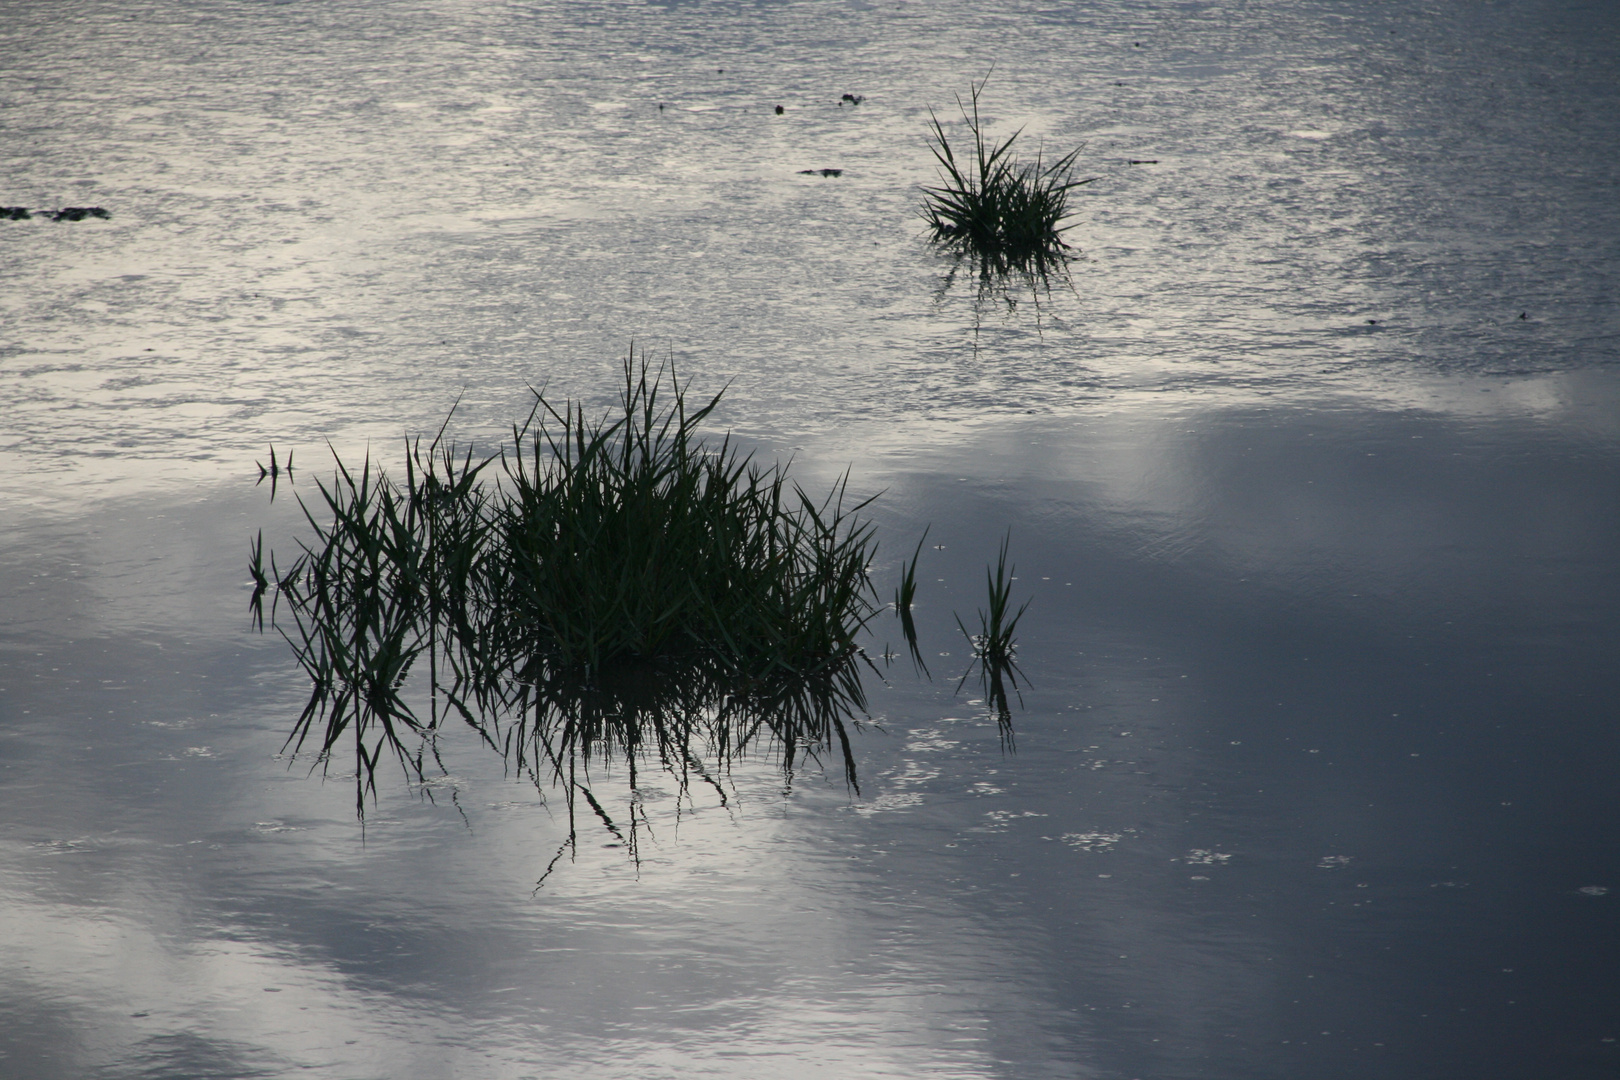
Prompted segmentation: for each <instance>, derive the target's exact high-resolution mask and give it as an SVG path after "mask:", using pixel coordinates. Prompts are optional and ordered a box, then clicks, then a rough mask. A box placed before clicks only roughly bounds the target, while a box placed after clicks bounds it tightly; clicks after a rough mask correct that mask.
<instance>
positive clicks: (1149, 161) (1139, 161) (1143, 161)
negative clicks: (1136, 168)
mask: <svg viewBox="0 0 1620 1080" xmlns="http://www.w3.org/2000/svg"><path fill="white" fill-rule="evenodd" d="M1158 163H1159V159H1158V158H1127V159H1126V161H1125V164H1127V165H1157V164H1158Z"/></svg>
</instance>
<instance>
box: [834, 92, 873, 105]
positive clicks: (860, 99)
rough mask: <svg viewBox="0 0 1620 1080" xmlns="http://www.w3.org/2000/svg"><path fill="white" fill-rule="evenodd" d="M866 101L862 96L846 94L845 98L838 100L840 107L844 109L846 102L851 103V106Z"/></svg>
mask: <svg viewBox="0 0 1620 1080" xmlns="http://www.w3.org/2000/svg"><path fill="white" fill-rule="evenodd" d="M865 100H866V98H864V97H863V96H861V95H860V94H845V95H844V96H843V97H841V98H839V99H838V107H839V108H843V107H844V102H846V101H847V102H849V103H850V104H851V105H859V104H860V103H861V102H863V101H865Z"/></svg>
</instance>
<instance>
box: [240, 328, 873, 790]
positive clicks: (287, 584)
mask: <svg viewBox="0 0 1620 1080" xmlns="http://www.w3.org/2000/svg"><path fill="white" fill-rule="evenodd" d="M624 376H625V383H624V389H623V391H622V393H621V399H620V407H619V409H618V411H617V412H615V413H614V414H613V415H611V416H610V417H608V418H605V419H602V420H595V421H593V420H588V419H587V418H586V416H585V412H584V409H583V407H582V406H579V405H575V404H565V405H563V406H562V407H560V408H559V407H557V406H555V405H554V404H553V403H552V402H550V401H548V400H547V399H546V398H545V396H544V395H543V394H540V393H536V403H535V407H534V410H533V411H532V412H531V414H530V416H529V419H528V421H527V422H525V423H524V424H522V425H519V426H516V427H515V428H514V430H513V435H512V441H511V443H510V444H509V445H508V446H507V447H506V448H504V449H503V450H502V451H501V452H500V453H498V454H496V455H494V456H493V457H489V458H486V459H484V460H482V461H479V462H474V460H473V457H472V454H471V452H470V451H469V452H464V453H462V454H460V455H459V456H458V454H457V453H456V451H455V450H454V449H453V448H451V447H449V446H447V445H443V444H442V442H441V440H442V436H443V432H442V431H441V433H440V439H436V440H435V441H434V442H433V444H432V445H430V446H428V447H427V448H426V450H423V448H422V446H421V443H420V442H416V443H413V444H411V445H410V446H409V447H408V451H409V452H408V454H407V457H406V462H405V467H406V477H405V483H404V484H399V483H397V482H395V481H393V480H391V479H389V478H388V477H387V476H385V475H384V473H383V471H382V470H381V469H377V468H374V467H373V466H372V465H371V463H370V462H369V460H368V461H367V462H366V464H365V465H364V466H363V467H362V468H361V469H359V470H357V471H356V470H350V469H349V468H347V467H345V466H344V464H343V463H342V462H341V461H339V463H338V474H337V477H336V479H335V481H334V482H333V483H332V485H331V486H330V487H328V486H326V485H322V486H321V496H322V500H323V501H324V503H325V507H326V510H328V511H329V512H330V514H331V522H330V524H323V523H321V522H320V521H318V520H316V516H315V515H314V514H313V513H312V512H311V511H310V510H309V508H308V507H306V508H305V513H306V515H307V516H308V517H309V521H310V524H311V525H312V526H313V527H314V528H315V531H316V541H315V542H314V543H313V544H308V545H305V548H304V552H303V554H302V555H301V556H300V557H299V559H298V560H297V562H296V563H294V565H293V566H292V567H291V569H290V570H288V571H287V572H286V573H285V574H283V573H281V572H279V571H278V570H276V569H275V567H274V565H273V559H272V568H271V574H272V575H273V576H274V578H275V579H276V581H277V583H278V586H279V588H278V590H277V595H278V597H284V598H285V599H286V601H287V602H288V604H289V606H290V608H291V610H292V614H293V616H294V620H295V622H296V626H297V629H296V634H292V633H287V631H285V630H284V631H283V633H287V636H288V639H289V641H290V642H291V643H292V645H293V647H294V650H295V651H296V653H297V655H298V659H299V662H300V664H301V665H302V666H303V668H304V670H305V671H306V673H307V674H308V675H309V676H310V678H311V680H312V687H311V691H310V698H309V701H308V703H307V704H306V706H305V708H304V712H303V714H302V716H301V717H300V718H299V721H298V723H297V725H296V727H295V730H294V732H293V735H292V737H291V739H290V741H291V742H293V743H294V744H296V745H297V746H299V747H301V746H302V745H303V744H304V742H305V740H306V739H308V738H309V736H310V735H311V734H312V733H313V732H314V729H315V727H316V725H320V726H321V727H323V728H324V731H323V732H322V733H321V734H319V735H318V736H317V739H318V740H319V741H320V742H321V744H322V752H323V755H325V754H330V752H331V751H332V750H333V749H334V748H335V747H336V746H337V745H338V741H339V739H340V738H343V737H344V736H345V733H348V735H349V736H350V737H352V738H353V740H354V746H355V749H356V753H357V756H358V759H359V761H358V776H359V780H360V782H361V784H362V792H363V791H364V790H365V789H366V788H372V789H374V785H375V769H376V766H377V764H378V762H379V760H380V759H381V757H382V755H383V751H384V750H385V749H387V750H391V751H392V752H394V753H395V754H396V755H398V756H399V758H400V760H401V761H402V762H403V763H405V764H406V766H407V768H408V769H409V770H410V771H411V772H413V773H415V774H417V775H420V772H421V767H422V754H423V752H424V750H423V747H424V746H425V745H429V743H428V742H425V741H424V740H423V737H424V736H426V737H429V738H430V737H431V734H432V733H433V732H434V731H436V730H437V727H438V719H439V715H440V704H441V701H442V703H443V705H444V707H445V708H446V709H447V710H449V711H452V712H454V713H456V714H458V715H460V716H461V717H462V718H463V719H465V720H466V721H467V722H468V723H470V724H472V725H473V726H474V727H475V728H477V729H478V730H479V731H480V732H481V733H482V734H483V735H484V737H485V738H486V739H489V740H491V741H492V742H498V741H499V740H501V739H503V738H504V739H505V740H507V743H508V746H507V748H508V749H511V746H510V739H511V738H512V737H513V734H514V733H522V735H523V738H524V739H525V740H528V741H530V742H531V745H533V746H534V747H535V755H536V756H535V758H531V759H530V760H531V762H537V761H538V760H540V759H546V760H550V761H551V762H552V763H553V764H554V765H555V767H556V769H557V770H558V772H559V775H560V773H561V770H562V768H563V766H562V758H561V757H559V756H558V755H557V750H558V744H557V741H556V740H558V739H561V740H562V741H563V742H564V743H567V744H568V745H569V746H571V747H572V748H573V749H575V750H580V751H583V755H584V758H585V759H586V760H588V759H589V757H590V755H591V746H592V744H597V745H598V746H599V748H601V749H604V750H606V749H610V748H611V747H613V746H615V745H617V746H621V747H626V748H628V747H629V746H630V745H631V744H633V743H635V742H636V741H638V740H639V738H640V736H639V735H638V734H637V733H636V732H635V731H634V730H631V729H624V728H623V725H618V726H617V727H616V726H615V725H614V724H612V723H605V724H604V723H601V722H595V721H590V720H588V719H587V718H588V716H590V715H594V716H596V717H597V718H598V720H599V721H600V720H601V719H602V718H605V717H611V716H613V715H615V714H618V715H621V716H623V715H626V714H625V713H624V710H623V709H622V708H621V707H619V706H613V705H608V706H606V707H605V710H604V708H603V706H602V704H601V703H598V704H597V705H595V706H588V705H586V704H582V703H583V702H584V701H585V699H583V698H579V697H578V695H579V694H587V695H589V694H597V693H599V689H600V688H605V687H608V686H609V685H614V684H617V683H620V682H622V681H623V673H624V672H625V671H626V670H645V671H650V672H651V673H653V674H654V676H655V677H656V676H657V675H658V673H659V672H663V673H664V676H663V677H665V678H668V679H670V680H674V681H677V682H679V683H680V684H681V685H684V686H689V687H696V688H699V689H690V690H688V691H681V692H679V693H678V694H677V696H679V697H681V698H682V700H683V702H684V704H685V706H686V708H685V709H684V710H678V712H684V714H685V715H687V716H694V715H698V714H705V713H706V714H708V715H710V716H711V717H717V718H718V717H721V716H725V715H729V716H731V717H732V718H733V719H736V720H738V721H739V722H741V723H742V727H741V728H739V729H738V731H737V732H734V733H732V734H731V735H729V736H725V738H728V739H732V740H735V741H738V742H746V741H748V738H749V736H747V735H746V734H745V733H744V731H746V730H755V729H758V728H759V727H760V725H761V724H762V723H763V724H765V729H766V730H768V731H769V733H770V738H771V739H772V741H775V742H777V743H778V744H780V745H783V746H784V747H786V748H788V749H789V754H788V760H787V762H786V764H787V765H788V766H789V767H791V765H792V758H793V757H794V756H795V753H794V751H793V749H792V748H793V747H794V746H795V743H796V741H797V742H798V743H799V745H800V747H801V750H802V748H803V746H804V745H805V744H809V745H810V747H811V752H813V748H814V746H816V745H820V746H827V745H829V741H828V740H829V739H830V738H831V737H832V735H833V734H834V733H835V732H836V735H837V738H838V739H839V740H840V741H842V738H843V730H842V726H841V717H842V716H846V715H848V708H849V706H850V705H854V706H857V707H858V706H859V704H860V701H861V697H860V690H859V678H858V674H856V673H855V672H854V671H853V665H854V664H855V662H856V658H857V657H858V650H857V647H856V640H855V639H856V635H857V634H859V633H860V631H861V630H862V628H863V627H864V626H865V625H866V624H867V622H868V621H869V620H870V619H871V618H872V617H873V615H874V614H875V613H876V611H877V610H878V606H877V603H876V594H875V590H874V589H873V587H872V585H871V583H870V581H869V579H868V578H867V574H866V570H867V565H868V563H869V562H870V561H871V558H872V556H873V554H874V552H875V549H876V541H875V539H874V537H873V533H872V527H871V525H870V523H868V522H865V521H863V520H861V519H859V518H857V517H856V515H857V514H858V513H859V511H860V510H861V509H862V507H864V506H865V505H866V504H865V503H864V502H863V503H861V504H859V505H856V506H852V507H846V506H845V505H844V500H845V490H846V483H847V477H846V480H845V481H844V482H840V483H839V484H837V485H836V486H835V487H834V488H833V490H832V492H831V493H830V494H829V495H828V496H827V497H826V498H825V499H822V500H816V499H813V498H811V497H810V496H809V495H807V494H806V493H805V492H804V491H803V490H802V489H800V488H799V487H798V486H797V485H796V484H793V483H792V482H790V481H789V479H788V477H787V475H786V473H785V471H784V469H783V468H782V467H781V466H779V465H777V466H772V467H771V468H764V467H762V466H760V465H757V464H755V463H753V462H752V460H751V459H750V458H749V457H747V456H744V455H741V454H739V453H738V451H737V450H736V449H735V448H734V447H732V446H731V445H730V442H729V439H726V440H722V441H721V442H720V444H719V445H718V446H708V445H706V444H704V443H703V442H701V441H700V439H699V438H698V435H697V428H698V426H699V425H700V424H701V423H702V422H703V421H704V420H705V419H706V418H707V417H708V416H709V415H710V413H711V412H712V411H713V410H714V408H715V406H716V405H717V404H718V402H719V400H720V397H719V395H716V396H715V397H714V398H713V399H712V400H710V401H709V402H708V403H707V404H705V405H703V406H701V407H698V408H692V409H689V408H688V405H687V401H686V393H685V388H684V387H683V386H682V385H681V384H680V383H679V382H678V381H677V380H676V377H675V375H674V373H673V371H671V372H670V374H669V380H668V383H667V385H666V383H665V382H664V379H663V376H664V372H663V370H662V369H660V370H659V371H657V372H656V373H650V372H649V370H648V367H647V364H646V361H645V359H643V360H642V361H641V362H640V363H639V364H637V363H636V362H635V361H634V359H633V358H632V359H631V360H627V361H626V364H625V370H624ZM497 463H498V466H499V468H498V469H491V466H493V465H496V464H497ZM486 470H489V472H490V475H489V477H488V479H487V481H486V475H485V471H486ZM252 570H253V572H254V575H255V578H256V580H262V579H264V570H263V567H262V566H261V565H259V550H258V549H255V551H254V566H253V568H252ZM256 595H257V594H256ZM424 655H425V659H426V662H427V664H428V666H429V669H430V671H429V678H430V686H431V688H432V689H431V695H432V696H431V701H432V706H433V711H432V714H431V716H430V717H429V718H428V719H427V720H426V721H424V720H423V719H422V717H421V716H420V715H419V713H418V711H417V710H415V709H413V707H412V706H411V704H410V702H409V701H408V700H407V698H406V696H405V695H404V693H403V692H402V688H403V687H404V685H405V682H406V680H407V678H408V676H409V675H410V674H411V671H412V669H413V668H414V667H415V666H416V664H417V663H418V661H420V660H423V659H424ZM817 684H819V685H825V686H829V687H832V688H836V689H837V690H838V691H839V692H838V693H835V694H834V695H833V699H834V700H835V701H837V702H839V703H840V704H836V705H825V704H824V705H821V706H817V705H814V704H812V701H813V699H816V698H817V695H815V694H809V691H808V690H806V689H805V687H807V686H811V685H817ZM795 686H797V687H798V689H794V687H795ZM671 692H672V693H674V692H676V691H674V690H672V691H671ZM806 694H809V696H808V697H806V696H805V695H806ZM821 700H824V701H825V700H827V699H825V695H822V698H821ZM789 701H800V702H801V704H800V705H799V706H798V707H797V708H790V709H787V710H786V712H785V713H784V712H783V708H782V706H783V705H784V704H785V703H786V702H789ZM582 710H583V711H582ZM630 713H631V714H635V715H642V714H643V710H641V709H631V710H630ZM792 714H796V715H799V716H800V717H801V718H803V717H810V718H817V719H816V722H814V723H811V724H809V726H808V727H805V728H804V730H803V731H802V732H801V731H799V727H798V726H795V725H792V724H790V725H789V727H788V728H785V729H782V730H776V728H777V727H779V725H775V724H772V723H770V722H768V721H767V720H765V719H763V718H765V717H767V716H769V715H792ZM503 715H504V716H508V717H515V718H516V720H517V722H518V725H519V726H518V728H516V729H511V728H508V729H506V735H504V736H503V735H501V730H500V728H499V727H498V726H497V725H498V723H499V718H500V717H501V716H503ZM714 734H715V733H714V731H713V730H712V729H711V730H710V732H709V736H708V737H710V738H713V737H714ZM407 739H410V741H412V742H415V743H417V745H416V746H415V748H414V749H413V748H411V747H409V746H407ZM581 739H582V740H583V742H581V741H579V740H581ZM657 741H659V742H660V744H662V742H663V739H662V738H661V737H660V738H659V739H658V740H657ZM844 755H845V757H846V761H847V760H848V749H847V746H846V747H845V748H844ZM677 756H678V757H682V759H683V760H684V756H683V755H677ZM666 764H667V763H666ZM569 775H570V777H571V776H572V773H571V771H570V774H569ZM570 783H572V781H570ZM569 791H570V800H571V798H572V791H573V788H572V786H570V788H569Z"/></svg>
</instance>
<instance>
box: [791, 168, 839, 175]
mask: <svg viewBox="0 0 1620 1080" xmlns="http://www.w3.org/2000/svg"><path fill="white" fill-rule="evenodd" d="M817 173H820V174H821V175H822V176H843V175H844V170H843V169H800V170H799V175H800V176H815V175H816V174H817Z"/></svg>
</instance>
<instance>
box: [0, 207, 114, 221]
mask: <svg viewBox="0 0 1620 1080" xmlns="http://www.w3.org/2000/svg"><path fill="white" fill-rule="evenodd" d="M39 215H40V216H41V217H48V218H50V219H51V220H52V221H83V220H84V219H85V218H102V219H103V220H105V219H107V218H110V217H112V215H111V214H110V213H108V212H107V211H106V210H103V209H102V208H101V207H99V206H64V207H62V209H60V210H41V211H39ZM33 216H34V215H33V214H32V213H30V212H29V210H28V208H27V207H26V206H0V220H5V219H10V220H12V221H27V220H29V219H30V218H32V217H33Z"/></svg>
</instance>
